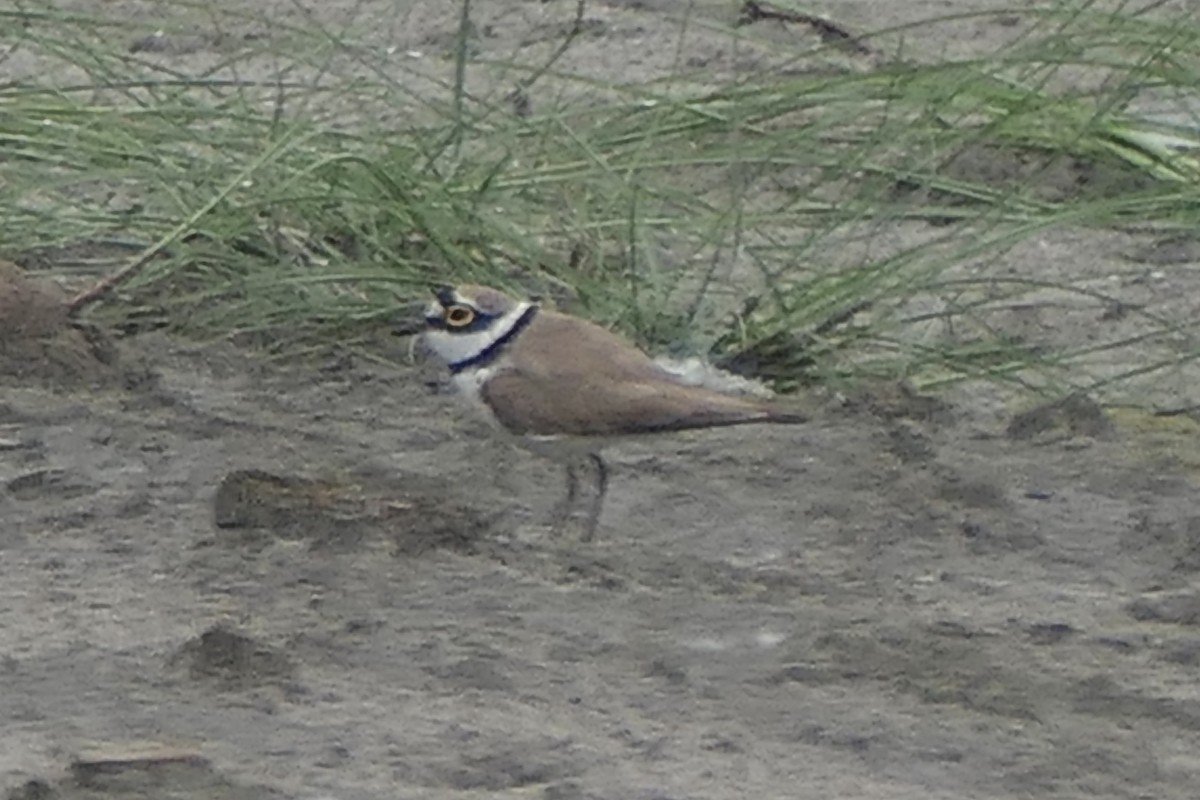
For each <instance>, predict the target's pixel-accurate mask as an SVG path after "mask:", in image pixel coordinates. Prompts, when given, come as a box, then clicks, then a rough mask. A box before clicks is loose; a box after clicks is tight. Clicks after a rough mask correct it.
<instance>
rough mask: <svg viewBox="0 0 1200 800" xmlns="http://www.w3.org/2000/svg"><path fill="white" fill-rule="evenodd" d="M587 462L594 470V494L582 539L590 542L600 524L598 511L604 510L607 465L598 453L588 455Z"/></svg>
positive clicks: (606, 489)
mask: <svg viewBox="0 0 1200 800" xmlns="http://www.w3.org/2000/svg"><path fill="white" fill-rule="evenodd" d="M588 460H589V461H591V462H592V465H593V466H594V467H595V468H596V494H595V496H594V497H592V505H591V507H590V508H589V509H588V517H587V527H585V528H584V529H583V536H582V539H583V541H585V542H590V541H591V540H592V537H594V536H595V535H596V527H597V526H598V525H599V524H600V511H601V510H602V509H603V508H604V496H605V495H606V494H607V493H608V465H607V464H605V463H604V459H603V458H601V457H600V454H599V453H589V454H588Z"/></svg>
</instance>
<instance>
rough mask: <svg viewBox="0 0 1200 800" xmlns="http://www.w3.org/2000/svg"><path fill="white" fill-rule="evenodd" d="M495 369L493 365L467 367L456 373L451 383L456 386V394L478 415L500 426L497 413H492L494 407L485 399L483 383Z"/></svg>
mask: <svg viewBox="0 0 1200 800" xmlns="http://www.w3.org/2000/svg"><path fill="white" fill-rule="evenodd" d="M495 371H496V370H495V369H494V368H492V367H481V368H480V369H466V370H463V371H462V372H460V373H458V374H457V375H455V376H454V377H453V378H452V379H451V381H450V383H451V385H452V386H453V387H454V391H455V394H457V395H458V397H459V398H460V399H461V400H462V401H463V402H464V403H466V404H467V406H469V407H470V409H471V410H472V411H473V412H475V414H476V415H478V416H479V417H481V418H482V419H484V420H486V421H487V422H488V423H489V424H491V425H495V426H497V427H499V425H500V423H499V422H498V421H497V420H496V415H495V414H493V413H492V409H491V408H490V407H489V406H488V404H487V403H486V402H484V399H483V385H484V384H485V383H487V380H488V378H490V377H491V376H492V374H493V373H494V372H495Z"/></svg>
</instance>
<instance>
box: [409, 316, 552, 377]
mask: <svg viewBox="0 0 1200 800" xmlns="http://www.w3.org/2000/svg"><path fill="white" fill-rule="evenodd" d="M531 306H532V303H517V304H516V305H515V306H513V307H512V310H510V311H509V312H508V313H506V314H505V315H504V316H502V317H499V318H497V319H496V321H495V322H493V323H492V325H491V327H489V328H485V329H484V330H481V331H476V332H475V333H451V332H450V331H443V330H437V329H436V328H434V329H430V330H427V331H425V334H424V336H423V337H422V339H423V340H424V342H425V345H426V346H427V347H428V348H429V349H430V350H432V351H433V352H434V353H436V354H437V356H438V358H440V359H442V360H443V361H445V362H446V363H447V364H458V363H460V362H463V361H467V360H469V359H472V358H475V357H476V356H478V355H479V354H480V353H482V352H483V351H484V350H486V349H488V348H489V347H491V346H492V343H494V342H495V341H496V340H497V339H500V338H503V337H504V336H507V335H508V333H509V331H511V330H512V329H513V327H514V326H515V325H516V324H517V322H518V321H519V320H520V319H521V316H522V315H523V314H524V313H525V312H526V311H528V310H529V309H530V307H531Z"/></svg>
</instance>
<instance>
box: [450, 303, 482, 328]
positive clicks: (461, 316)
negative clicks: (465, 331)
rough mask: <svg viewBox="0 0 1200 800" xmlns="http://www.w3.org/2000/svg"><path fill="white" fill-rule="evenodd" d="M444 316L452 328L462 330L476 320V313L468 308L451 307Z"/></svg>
mask: <svg viewBox="0 0 1200 800" xmlns="http://www.w3.org/2000/svg"><path fill="white" fill-rule="evenodd" d="M443 316H444V318H445V320H446V324H447V325H449V326H450V327H452V328H462V327H465V326H467V325H470V324H471V321H472V320H474V319H475V311H474V310H473V309H471V308H470V307H468V306H450V307H449V308H447V309H446V313H445V314H444V315H443Z"/></svg>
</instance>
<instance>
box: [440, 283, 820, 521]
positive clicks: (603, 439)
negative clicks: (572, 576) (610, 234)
mask: <svg viewBox="0 0 1200 800" xmlns="http://www.w3.org/2000/svg"><path fill="white" fill-rule="evenodd" d="M431 289H432V293H433V300H432V301H430V302H429V304H428V305H427V306H426V307H425V310H424V331H423V333H422V336H421V341H422V344H423V345H424V347H425V349H426V350H428V351H431V352H432V353H433V354H434V355H435V356H437V357H438V359H440V360H441V361H442V362H444V364H445V365H446V366H447V367H448V368H449V370H450V374H451V379H450V382H451V384H452V386H453V389H454V390H455V392H456V393H457V394H458V395H459V396H460V398H462V399H463V400H465V401H466V403H467V404H468V405H469V406H470V407H471V408H472V409H473V411H474V412H476V414H477V415H478V416H480V417H482V418H483V419H484V420H486V421H487V422H489V423H490V424H491V426H492V428H493V429H494V430H496V431H497V432H499V433H500V434H501V435H502V436H504V437H507V438H509V439H510V441H514V442H515V443H516V444H517V445H518V446H519V447H522V448H523V449H525V450H527V451H530V452H533V453H535V454H539V455H542V456H543V457H547V458H549V459H551V460H553V461H556V462H558V463H559V464H561V465H563V466H564V467H565V471H566V479H567V480H566V484H567V485H566V494H565V496H564V498H563V499H562V501H560V502H559V503H558V504H556V506H555V508H554V511H553V514H552V528H553V529H556V530H557V529H560V528H561V527H562V525H563V523H565V522H566V521H568V519H569V518H570V516H571V514H572V511H573V510H577V509H576V507H577V505H578V499H579V497H578V495H579V471H580V469H581V468H586V469H588V470H590V471H591V472H592V476H593V481H592V482H593V496H592V500H591V502H590V504H589V505H588V507H587V516H586V523H585V525H584V527H583V530H582V531H581V539H582V540H583V541H590V540H591V539H592V538H593V537H594V535H595V533H596V529H597V527H598V525H599V521H600V515H601V512H602V510H603V505H604V500H605V497H606V495H607V492H608V482H609V468H608V465H607V463H606V462H605V460H604V458H603V456H602V451H603V449H604V448H605V446H606V445H609V444H612V443H614V442H616V441H619V440H623V439H628V438H633V437H640V436H644V435H649V434H659V433H666V432H671V431H682V430H689V429H698V428H716V427H723V426H730V425H748V424H755V423H773V424H798V423H803V422H806V421H807V420H808V418H807V416H806V415H805V414H804V413H802V412H801V411H800V410H798V409H792V408H788V407H785V406H782V405H778V404H776V403H775V402H772V401H768V400H764V399H761V398H752V397H746V396H740V395H733V394H726V393H724V392H720V391H717V390H714V389H709V388H705V387H702V386H697V385H693V384H689V383H686V382H684V380H683V379H682V378H681V376H679V375H677V374H675V373H673V372H671V371H669V370H667V369H666V368H664V367H662V366H661V365H659V364H658V363H656V362H655V361H654V359H652V358H651V357H650V356H649V355H648V354H647V353H645V352H644V351H643V350H641V349H639V348H638V347H637V346H636V345H635V344H633V343H632V342H630V341H628V340H627V339H625V338H623V337H621V336H620V335H618V334H616V333H614V332H612V331H610V330H608V329H607V328H604V327H603V326H601V325H599V324H597V323H595V322H592V321H590V320H587V319H584V318H582V317H577V316H573V315H570V314H566V313H562V312H559V311H556V310H553V309H550V308H543V307H542V304H541V303H540V302H537V301H534V300H519V299H516V298H514V297H512V296H511V295H509V294H507V293H505V292H504V291H501V290H500V289H495V288H492V287H488V286H482V285H478V284H464V285H461V286H457V287H456V286H449V285H437V286H434V287H431Z"/></svg>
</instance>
